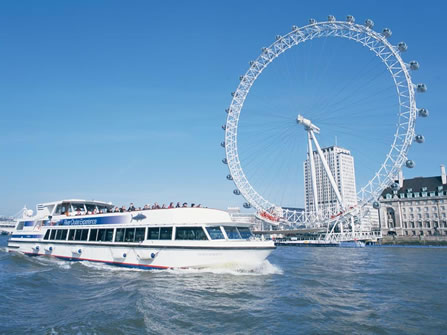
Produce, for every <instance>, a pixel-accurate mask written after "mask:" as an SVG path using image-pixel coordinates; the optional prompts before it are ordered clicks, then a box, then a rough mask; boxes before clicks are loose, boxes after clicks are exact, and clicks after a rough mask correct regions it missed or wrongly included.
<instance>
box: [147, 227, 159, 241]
mask: <svg viewBox="0 0 447 335" xmlns="http://www.w3.org/2000/svg"><path fill="white" fill-rule="evenodd" d="M147 239H148V240H158V239H160V228H158V227H157V228H149V229H148V231H147Z"/></svg>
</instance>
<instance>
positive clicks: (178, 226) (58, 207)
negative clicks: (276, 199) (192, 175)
mask: <svg viewBox="0 0 447 335" xmlns="http://www.w3.org/2000/svg"><path fill="white" fill-rule="evenodd" d="M113 208H114V206H113V205H112V204H110V203H105V202H100V201H85V200H77V199H71V200H63V201H56V202H50V203H44V204H39V205H37V213H36V215H34V216H31V217H27V218H22V219H19V220H18V222H17V226H16V227H15V230H14V232H13V234H12V236H11V237H10V239H9V241H8V251H10V252H19V253H23V254H26V255H30V256H48V257H56V258H60V259H65V260H70V261H92V262H101V263H106V264H111V265H118V266H124V267H132V268H143V269H167V268H206V267H221V266H234V265H236V266H238V267H239V266H240V267H248V268H253V267H256V266H258V265H260V264H261V263H262V262H263V261H264V260H265V259H266V258H267V256H268V255H269V254H270V253H271V252H272V251H273V250H274V249H275V246H274V243H273V241H266V240H263V239H262V240H261V239H256V238H254V237H253V236H252V234H251V232H250V230H249V225H248V224H243V223H237V222H233V221H232V220H231V217H230V215H229V214H228V213H227V212H225V211H221V210H217V209H208V208H172V209H155V210H153V209H152V210H139V211H132V212H121V213H116V212H115V213H108V212H109V211H111V210H112V209H113ZM29 212H30V211H29ZM88 213H98V214H88ZM29 214H30V213H28V215H29ZM31 215H32V214H31Z"/></svg>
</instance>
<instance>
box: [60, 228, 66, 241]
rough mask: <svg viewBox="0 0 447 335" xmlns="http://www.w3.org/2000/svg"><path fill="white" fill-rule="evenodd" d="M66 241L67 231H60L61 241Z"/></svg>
mask: <svg viewBox="0 0 447 335" xmlns="http://www.w3.org/2000/svg"><path fill="white" fill-rule="evenodd" d="M66 239H67V229H63V230H62V235H61V240H64V241H65V240H66Z"/></svg>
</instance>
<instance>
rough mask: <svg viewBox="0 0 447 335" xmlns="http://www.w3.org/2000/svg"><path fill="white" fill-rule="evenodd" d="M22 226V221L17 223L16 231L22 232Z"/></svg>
mask: <svg viewBox="0 0 447 335" xmlns="http://www.w3.org/2000/svg"><path fill="white" fill-rule="evenodd" d="M23 225H24V222H23V221H22V222H19V223H18V224H17V227H16V229H17V230H23Z"/></svg>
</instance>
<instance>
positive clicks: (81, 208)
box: [73, 204, 85, 214]
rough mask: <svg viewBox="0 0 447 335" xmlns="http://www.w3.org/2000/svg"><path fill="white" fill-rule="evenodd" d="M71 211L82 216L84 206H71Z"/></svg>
mask: <svg viewBox="0 0 447 335" xmlns="http://www.w3.org/2000/svg"><path fill="white" fill-rule="evenodd" d="M73 210H74V211H75V213H76V214H77V213H79V214H84V213H85V207H84V204H73Z"/></svg>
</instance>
